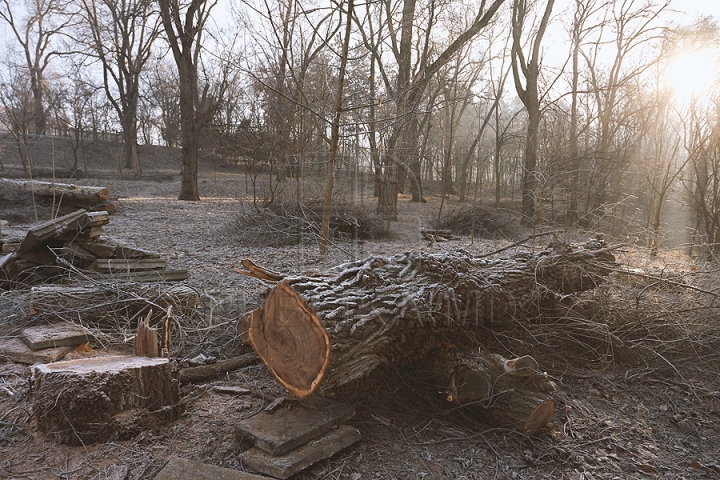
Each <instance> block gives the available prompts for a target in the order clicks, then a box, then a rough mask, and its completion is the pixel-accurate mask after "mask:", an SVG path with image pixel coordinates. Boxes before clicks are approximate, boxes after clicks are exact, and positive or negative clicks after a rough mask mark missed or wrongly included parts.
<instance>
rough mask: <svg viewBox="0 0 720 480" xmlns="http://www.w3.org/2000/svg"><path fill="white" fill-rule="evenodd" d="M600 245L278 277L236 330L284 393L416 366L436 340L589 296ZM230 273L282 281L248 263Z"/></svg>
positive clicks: (610, 262)
mask: <svg viewBox="0 0 720 480" xmlns="http://www.w3.org/2000/svg"><path fill="white" fill-rule="evenodd" d="M614 260H615V259H614V257H613V255H612V253H611V249H610V248H608V247H607V246H606V245H605V243H604V241H602V239H592V240H589V241H588V242H586V243H584V244H581V245H568V244H564V243H556V244H554V245H551V246H550V247H548V248H546V249H544V250H542V251H539V252H536V253H531V252H523V253H520V254H517V255H515V256H513V257H511V258H504V259H495V260H491V259H486V258H474V257H473V256H472V255H470V254H468V253H467V252H464V251H456V252H446V253H441V254H428V253H424V252H417V251H411V252H408V253H405V254H402V255H396V256H394V257H390V258H380V257H370V258H367V259H364V260H360V261H356V262H351V263H347V264H344V265H340V266H338V267H336V268H334V269H332V270H331V271H330V272H328V274H326V275H322V276H312V277H308V276H297V277H286V278H284V279H283V280H282V281H281V282H280V283H278V285H276V286H275V287H274V288H272V289H271V290H269V292H268V293H267V298H266V301H265V304H264V305H263V306H261V307H260V308H258V309H256V310H254V311H253V312H251V313H250V314H249V315H247V316H246V317H244V318H243V319H242V320H241V322H240V324H239V326H238V332H239V333H240V335H241V336H242V338H243V339H244V341H246V342H247V343H249V344H250V345H251V346H252V347H253V349H254V350H255V351H256V352H257V353H258V356H259V357H260V358H261V360H262V361H263V362H264V363H265V364H266V365H267V366H268V368H269V369H270V371H271V372H272V373H273V374H274V375H275V377H276V378H277V379H278V380H279V381H280V382H281V383H282V384H283V385H284V386H285V387H286V388H288V390H289V391H290V393H291V394H293V395H296V396H299V397H305V396H308V395H311V394H312V393H313V392H315V391H317V390H318V389H319V388H320V385H321V384H322V389H324V390H327V389H332V388H335V387H338V386H340V385H344V384H346V383H348V382H351V381H354V380H358V379H360V378H362V377H364V376H366V375H367V374H368V373H370V372H371V371H372V370H373V369H375V368H376V367H377V366H378V365H380V364H382V363H388V364H392V365H397V366H402V365H407V364H410V363H412V362H416V361H418V360H421V359H422V358H424V357H425V356H427V354H428V353H429V352H430V351H431V350H432V349H434V348H435V347H437V346H438V345H440V344H442V343H444V342H448V341H450V342H454V341H458V342H461V341H463V340H462V339H467V337H468V334H470V333H472V332H473V331H475V332H482V330H483V329H486V328H497V327H501V326H503V325H511V324H514V323H516V322H521V321H522V320H523V318H524V317H526V316H528V315H533V314H536V313H538V312H539V310H540V308H541V307H543V306H545V307H547V306H551V305H552V304H553V303H554V302H556V301H557V299H558V298H559V297H560V296H562V295H568V294H571V293H574V292H580V291H584V290H588V289H591V288H593V287H595V286H596V285H598V284H599V282H600V281H601V280H602V278H603V276H604V275H607V274H608V273H609V269H610V268H612V267H613V266H614ZM243 265H244V266H245V267H246V268H247V269H248V270H246V271H243V270H237V271H238V273H243V274H246V275H251V276H254V277H256V278H261V279H263V280H264V281H269V282H271V281H275V280H278V279H280V278H282V275H279V274H278V273H277V272H269V271H266V270H264V269H262V268H261V267H258V266H257V265H255V264H253V263H252V262H249V261H244V262H243Z"/></svg>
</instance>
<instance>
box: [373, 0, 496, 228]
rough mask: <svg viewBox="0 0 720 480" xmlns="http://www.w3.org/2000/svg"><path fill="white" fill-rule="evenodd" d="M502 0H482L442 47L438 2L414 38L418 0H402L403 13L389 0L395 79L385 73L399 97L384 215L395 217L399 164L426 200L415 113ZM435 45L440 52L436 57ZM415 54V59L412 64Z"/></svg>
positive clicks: (416, 196)
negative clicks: (437, 34) (437, 35)
mask: <svg viewBox="0 0 720 480" xmlns="http://www.w3.org/2000/svg"><path fill="white" fill-rule="evenodd" d="M503 3H504V0H495V1H493V2H492V3H490V4H489V5H488V2H487V1H486V0H483V1H482V2H481V3H480V6H479V8H478V9H477V11H476V13H475V14H474V15H473V16H472V17H471V19H470V22H469V23H468V24H467V26H466V28H464V29H463V30H462V31H461V32H460V33H458V34H456V35H454V36H452V37H450V38H448V39H447V43H446V44H445V45H446V46H445V47H444V48H438V47H437V45H434V44H433V42H432V41H431V39H432V31H433V27H434V26H435V25H436V24H437V17H436V9H437V8H440V5H437V4H436V2H434V1H431V2H430V5H429V12H428V15H427V18H426V23H425V25H424V26H423V27H421V28H418V30H420V31H421V32H422V34H423V35H424V37H421V38H416V37H415V33H414V28H415V26H416V22H417V21H418V18H417V12H416V7H417V2H416V0H404V1H403V3H402V14H401V15H400V17H399V18H397V17H394V16H393V15H392V14H391V13H390V12H392V9H391V7H390V2H389V1H386V2H385V4H384V6H385V8H386V11H387V14H386V16H385V18H386V21H387V22H388V27H387V31H388V32H390V35H389V41H390V48H391V51H392V54H393V58H394V60H395V63H396V65H397V67H396V68H397V76H396V78H395V81H394V82H392V81H391V79H390V76H389V75H387V73H385V74H384V78H385V79H386V82H385V88H386V90H387V92H388V96H389V97H390V98H392V99H393V100H394V101H395V107H396V108H395V115H396V119H397V121H396V122H395V123H394V125H393V130H392V132H391V133H390V135H389V137H388V140H387V148H386V154H385V156H384V161H383V171H382V179H383V181H382V188H381V189H380V195H379V197H378V212H379V213H381V214H383V215H384V216H385V217H386V218H389V219H395V218H397V194H398V185H397V173H396V172H397V169H398V167H400V168H401V170H403V171H404V173H406V174H409V175H410V176H411V178H412V180H413V182H414V188H413V196H412V200H413V201H417V202H419V201H422V185H421V171H420V159H419V157H418V155H417V151H418V150H417V148H416V147H417V143H416V142H417V139H418V138H419V123H418V120H417V116H416V113H417V109H418V106H419V105H420V104H421V101H422V97H423V95H424V93H425V90H426V88H427V87H428V85H429V83H430V81H431V79H432V78H433V77H434V76H435V74H436V73H437V72H438V71H439V70H440V69H441V68H443V67H444V66H445V65H447V64H448V62H450V61H451V60H452V59H453V58H454V56H455V55H456V54H457V53H458V52H459V51H460V50H461V49H462V48H463V47H465V46H466V45H467V44H468V43H469V42H471V41H472V40H473V39H474V38H475V37H476V36H477V35H478V34H479V33H480V32H481V31H483V29H484V28H485V27H487V26H488V25H489V24H490V23H491V21H492V20H493V18H494V17H495V14H496V13H497V11H498V9H499V8H500V6H501V5H502V4H503ZM434 51H439V53H438V54H437V56H435V57H434V58H433V55H432V54H433V52H434ZM413 57H416V60H417V61H416V64H415V65H414V66H413V61H412V60H413ZM383 70H384V71H385V72H387V71H388V70H389V68H388V67H384V68H383Z"/></svg>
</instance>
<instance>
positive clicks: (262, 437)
mask: <svg viewBox="0 0 720 480" xmlns="http://www.w3.org/2000/svg"><path fill="white" fill-rule="evenodd" d="M353 416H355V409H354V408H353V407H352V406H350V405H346V404H344V403H339V402H335V401H332V400H328V399H327V398H323V397H311V398H309V399H307V400H304V401H302V402H299V403H298V404H296V405H293V406H292V408H289V409H288V408H282V407H281V408H279V409H277V410H276V411H274V412H272V413H270V412H261V413H259V414H257V415H255V416H253V417H250V418H248V419H245V420H242V421H241V422H240V423H238V424H237V425H236V430H237V433H238V436H242V437H246V438H250V439H251V440H252V441H253V443H254V444H255V446H256V447H259V448H260V449H262V450H264V451H266V452H268V453H269V454H271V455H282V454H284V453H286V452H289V451H290V450H292V449H293V448H296V447H299V446H300V445H303V444H304V443H307V442H309V441H310V440H312V439H313V438H316V437H318V436H320V435H322V434H323V433H326V432H328V431H330V430H332V429H333V428H335V427H337V426H338V425H341V424H343V423H345V422H347V421H348V420H350V419H351V418H352V417H353Z"/></svg>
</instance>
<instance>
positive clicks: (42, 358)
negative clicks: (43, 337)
mask: <svg viewBox="0 0 720 480" xmlns="http://www.w3.org/2000/svg"><path fill="white" fill-rule="evenodd" d="M74 349H75V347H56V348H44V349H42V350H35V351H33V350H31V349H30V347H28V346H27V345H25V343H24V342H23V341H22V340H20V339H19V338H10V339H7V340H0V357H5V358H7V359H9V360H12V361H13V362H17V363H26V364H28V365H33V364H36V363H52V362H57V361H58V360H62V358H63V357H64V356H65V355H67V354H68V353H70V352H72V351H73V350H74Z"/></svg>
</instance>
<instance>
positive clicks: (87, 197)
mask: <svg viewBox="0 0 720 480" xmlns="http://www.w3.org/2000/svg"><path fill="white" fill-rule="evenodd" d="M0 186H2V188H3V189H15V190H22V191H27V192H30V193H33V194H35V195H38V196H41V197H53V196H55V198H56V199H57V200H58V201H59V200H60V199H61V198H62V199H64V200H71V201H74V202H82V203H88V204H92V203H95V204H97V203H102V202H104V201H106V200H109V199H110V190H108V189H107V188H106V187H93V186H83V185H75V184H69V183H53V182H41V181H38V180H21V181H19V180H10V179H7V178H2V179H0Z"/></svg>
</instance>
